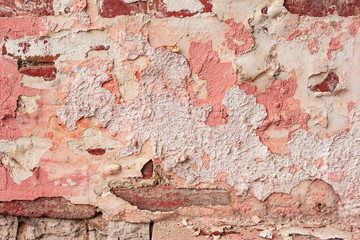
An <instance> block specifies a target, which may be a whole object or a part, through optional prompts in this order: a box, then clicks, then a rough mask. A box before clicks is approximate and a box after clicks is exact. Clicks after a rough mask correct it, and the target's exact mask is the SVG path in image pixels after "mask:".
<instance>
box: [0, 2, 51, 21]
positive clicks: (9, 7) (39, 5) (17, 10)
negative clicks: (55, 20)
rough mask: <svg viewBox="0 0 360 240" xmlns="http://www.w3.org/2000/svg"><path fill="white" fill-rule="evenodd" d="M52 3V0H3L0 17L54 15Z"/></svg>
mask: <svg viewBox="0 0 360 240" xmlns="http://www.w3.org/2000/svg"><path fill="white" fill-rule="evenodd" d="M52 3H53V1H52V0H31V1H24V0H1V1H0V17H15V16H34V17H41V16H52V15H54V10H53V5H52Z"/></svg>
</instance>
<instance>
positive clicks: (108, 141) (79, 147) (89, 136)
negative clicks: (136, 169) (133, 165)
mask: <svg viewBox="0 0 360 240" xmlns="http://www.w3.org/2000/svg"><path fill="white" fill-rule="evenodd" d="M67 145H68V146H69V148H70V149H71V150H72V151H74V152H76V153H79V154H87V153H88V152H87V150H88V149H96V148H101V149H104V150H106V151H116V150H119V149H120V148H122V147H123V146H124V145H123V144H122V143H121V142H119V141H117V140H115V139H112V138H109V137H106V136H104V135H103V134H102V133H101V131H100V130H99V129H95V128H87V129H85V130H84V131H83V133H82V139H81V140H68V141H67Z"/></svg>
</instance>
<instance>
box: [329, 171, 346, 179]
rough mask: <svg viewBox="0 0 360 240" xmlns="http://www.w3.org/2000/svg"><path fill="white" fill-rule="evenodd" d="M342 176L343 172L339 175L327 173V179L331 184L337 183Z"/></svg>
mask: <svg viewBox="0 0 360 240" xmlns="http://www.w3.org/2000/svg"><path fill="white" fill-rule="evenodd" d="M344 176H345V174H344V171H341V172H340V174H336V173H328V178H329V180H330V181H332V182H339V181H340V180H341V179H342V178H343V177H344Z"/></svg>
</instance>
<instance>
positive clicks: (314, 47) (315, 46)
mask: <svg viewBox="0 0 360 240" xmlns="http://www.w3.org/2000/svg"><path fill="white" fill-rule="evenodd" d="M308 48H309V52H310V54H311V55H313V54H314V53H317V52H319V49H320V47H319V42H318V40H317V39H315V38H313V39H311V40H309V41H308Z"/></svg>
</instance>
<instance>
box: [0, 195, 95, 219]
mask: <svg viewBox="0 0 360 240" xmlns="http://www.w3.org/2000/svg"><path fill="white" fill-rule="evenodd" d="M0 214H5V215H11V216H23V217H49V218H63V219H87V218H92V217H94V216H95V215H96V208H95V207H93V206H90V205H82V204H81V205H77V204H72V203H71V202H70V201H68V200H66V199H65V198H62V197H57V198H38V199H35V200H34V201H20V200H19V201H10V202H1V203H0Z"/></svg>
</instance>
